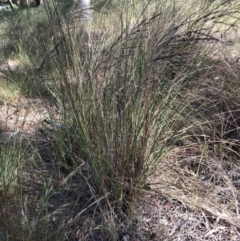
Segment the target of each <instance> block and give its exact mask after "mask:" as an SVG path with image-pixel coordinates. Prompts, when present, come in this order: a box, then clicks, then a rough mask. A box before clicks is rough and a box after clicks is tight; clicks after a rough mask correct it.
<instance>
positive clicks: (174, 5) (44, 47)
mask: <svg viewBox="0 0 240 241" xmlns="http://www.w3.org/2000/svg"><path fill="white" fill-rule="evenodd" d="M76 6H77V5H72V6H71V5H68V6H67V7H64V5H62V4H58V3H56V2H55V1H52V2H51V3H49V4H46V5H45V6H44V7H40V8H38V9H24V10H19V11H15V13H1V14H2V15H3V16H4V23H3V25H5V26H7V27H6V29H5V30H4V31H3V30H2V31H3V33H4V34H6V36H8V38H5V41H3V42H2V44H1V50H0V51H1V52H3V53H5V54H4V55H3V57H2V58H1V63H2V64H6V66H5V67H4V68H2V69H1V72H2V73H3V76H5V78H6V81H9V82H10V83H14V84H15V85H17V86H18V88H19V90H20V91H21V94H22V95H25V96H27V97H29V98H32V99H33V98H42V99H47V100H48V103H49V105H48V108H47V110H48V113H47V115H46V118H43V119H42V120H41V121H39V124H38V125H36V126H35V128H34V131H33V132H31V134H29V133H28V134H26V133H24V132H23V133H21V137H20V136H19V135H16V136H15V135H14V136H13V137H11V138H10V139H9V141H7V142H4V143H2V144H1V155H2V158H3V160H6V161H4V162H2V164H1V166H0V170H3V173H4V174H3V175H2V177H1V178H2V181H1V182H0V185H1V188H0V191H1V195H0V208H1V209H0V217H1V220H2V221H1V225H2V227H3V228H2V229H3V231H1V229H0V233H1V235H2V236H3V237H4V238H3V239H4V240H8V239H10V240H11V239H13V240H15V239H16V240H66V239H68V240H73V239H75V240H95V239H96V238H97V237H102V238H103V240H128V237H129V240H159V239H160V238H162V237H163V238H164V240H165V239H166V240H178V238H181V240H187V237H189V236H191V237H192V238H193V239H195V240H197V239H196V237H195V236H194V235H195V234H194V232H193V230H196V229H197V228H196V227H198V222H197V221H196V220H197V219H196V218H194V220H195V221H194V223H193V224H191V225H189V223H188V221H187V220H185V219H184V218H181V222H182V223H183V225H182V227H184V228H182V227H180V226H179V223H178V222H177V221H176V220H175V221H174V224H175V225H177V226H178V228H175V226H174V225H169V226H168V225H166V224H165V225H164V226H163V224H162V223H161V222H162V221H163V217H162V216H161V217H160V221H161V222H160V221H159V224H158V225H160V226H158V229H159V230H161V231H156V230H155V231H154V230H152V229H149V230H148V231H146V229H144V225H146V224H144V223H142V222H143V220H141V217H142V218H143V216H144V211H139V210H140V209H139V205H140V204H139V203H141V202H140V200H144V199H145V204H144V205H145V206H141V208H142V209H144V208H145V209H146V210H148V211H149V209H148V208H150V203H151V201H152V200H151V198H150V199H149V197H148V196H147V195H153V193H154V195H156V193H157V191H160V192H161V193H162V196H161V198H163V197H164V198H165V197H166V196H167V197H168V199H172V200H178V202H180V203H181V204H179V203H175V204H174V207H175V208H176V210H177V208H178V206H179V205H180V206H181V207H182V206H184V207H186V206H188V208H186V209H184V210H185V211H184V212H186V213H188V214H189V215H190V213H191V214H192V213H194V212H195V210H201V212H202V214H203V215H205V213H211V215H212V216H214V217H215V219H216V220H217V221H216V225H217V224H218V222H219V220H220V219H221V220H222V221H223V223H224V222H225V223H224V224H223V225H226V223H227V224H228V225H231V227H234V228H236V227H238V228H239V226H240V224H239V221H238V218H239V213H238V208H239V207H238V204H237V200H238V198H239V194H240V193H239V183H238V182H239V175H238V171H236V170H239V169H240V167H239V164H238V160H239V150H238V149H239V128H240V121H239V104H240V102H239V100H238V99H239V98H238V97H239V84H238V82H239V81H238V79H239V66H238V58H237V56H238V53H239V51H238V50H239V43H238V41H237V39H236V37H235V36H236V32H235V28H236V27H237V26H238V24H239V11H240V5H239V3H238V2H237V1H231V2H229V1H213V2H212V3H209V2H208V3H206V2H205V1H198V2H197V3H196V1H191V2H189V6H190V7H188V10H186V9H187V8H186V3H182V2H181V1H128V2H127V3H126V2H124V1H120V2H115V1H110V2H109V4H107V5H106V6H103V2H102V1H99V2H96V3H93V7H95V8H96V11H95V13H94V14H93V18H92V20H91V21H86V18H84V16H85V15H84V14H86V13H85V11H86V10H84V11H83V10H81V9H78V10H76ZM38 14H39V15H38ZM16 19H17V20H18V22H17V24H16ZM29 36H31V41H29V39H30V38H29ZM9 59H14V60H15V63H18V64H17V66H15V67H14V68H12V67H11V66H10V65H9ZM39 108H40V106H39ZM16 143H18V145H19V146H18V147H16V146H15V145H16ZM19 143H20V144H19ZM16 149H17V151H16ZM16 156H17V158H16ZM9 158H10V159H9ZM13 159H14V162H11V161H9V160H13ZM4 163H5V164H4ZM10 163H11V165H10ZM9 165H10V166H9ZM33 173H36V175H33ZM9 190H11V192H10V191H9ZM10 194H11V199H10V200H11V201H9V198H8V195H10ZM161 198H160V197H159V196H158V202H160V199H161ZM153 200H155V198H154V199H153ZM146 202H148V203H146ZM165 202H166V201H163V202H162V203H165ZM174 202H175V201H174ZM174 202H172V203H174ZM156 203H157V202H156ZM169 205H170V204H169ZM171 205H172V204H171ZM155 206H156V205H155ZM162 206H164V207H165V204H163V205H162ZM166 207H167V205H166ZM159 208H160V207H159ZM153 209H154V208H153ZM154 210H155V209H154ZM151 211H152V210H150V213H151ZM13 213H14V214H15V215H12V214H13ZM163 213H164V212H163ZM173 215H175V214H173ZM199 215H200V214H199ZM194 217H195V216H194ZM161 218H162V219H161ZM213 219H214V218H213ZM204 220H205V223H204V225H205V226H204V225H203V226H204V228H202V230H205V231H204V232H205V233H204V234H202V233H201V231H200V229H197V230H198V231H199V234H198V236H199V237H200V236H201V235H203V236H201V237H208V236H209V237H210V236H211V235H212V234H213V233H215V230H214V229H213V227H212V226H211V225H210V224H209V223H208V222H209V221H208V220H209V218H208V217H205V216H204ZM206 220H207V221H206ZM152 222H153V221H152ZM185 222H186V223H185ZM211 222H212V223H214V222H215V221H211ZM161 225H162V226H163V227H162V226H161ZM186 227H189V228H187V229H186ZM224 227H225V226H224ZM211 228H212V229H211ZM136 230H138V231H136ZM219 230H220V229H219ZM219 230H218V231H219ZM221 230H222V229H221ZM198 231H197V232H198ZM218 231H216V232H218ZM192 232H193V233H192ZM234 232H235V234H236V237H237V235H239V234H238V232H237V231H236V230H235V231H234ZM204 235H205V236H204ZM206 235H207V236H206ZM218 235H223V236H221V237H226V236H224V235H227V234H226V233H224V234H222V233H220V231H219V233H218ZM0 237H1V236H0ZM219 237H220V236H219ZM236 240H237V239H236Z"/></svg>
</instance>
